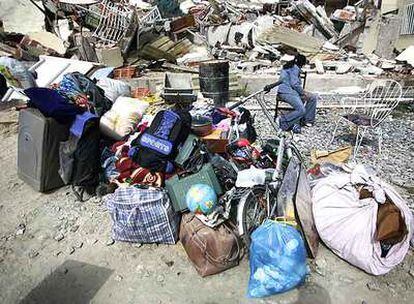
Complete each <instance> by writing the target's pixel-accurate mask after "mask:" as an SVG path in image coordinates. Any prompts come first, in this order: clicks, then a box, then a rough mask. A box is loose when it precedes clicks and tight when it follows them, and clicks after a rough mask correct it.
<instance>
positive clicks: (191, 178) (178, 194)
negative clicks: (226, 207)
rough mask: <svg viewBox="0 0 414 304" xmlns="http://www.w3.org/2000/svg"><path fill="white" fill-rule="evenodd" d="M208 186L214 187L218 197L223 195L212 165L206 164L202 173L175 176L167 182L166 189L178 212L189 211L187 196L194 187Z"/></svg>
mask: <svg viewBox="0 0 414 304" xmlns="http://www.w3.org/2000/svg"><path fill="white" fill-rule="evenodd" d="M195 184H207V185H209V186H210V187H212V188H213V189H214V190H215V191H216V194H217V196H220V195H222V194H223V190H222V189H221V186H220V183H219V181H218V179H217V176H216V174H215V173H214V169H213V166H212V165H211V164H205V165H204V166H203V167H202V168H201V170H200V171H198V172H197V173H194V174H192V175H188V176H185V177H179V176H178V175H175V176H173V177H171V178H169V179H167V180H166V181H165V188H166V189H167V191H168V195H169V197H170V200H171V202H172V205H173V208H174V210H175V211H176V212H180V211H183V210H186V209H187V204H186V202H185V196H186V194H187V192H188V190H189V189H190V188H191V186H192V185H195Z"/></svg>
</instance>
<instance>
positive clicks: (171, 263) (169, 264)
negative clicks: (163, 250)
mask: <svg viewBox="0 0 414 304" xmlns="http://www.w3.org/2000/svg"><path fill="white" fill-rule="evenodd" d="M164 263H165V265H167V266H168V267H172V266H173V265H174V261H167V262H164Z"/></svg>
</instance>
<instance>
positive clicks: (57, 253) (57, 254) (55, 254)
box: [53, 250, 63, 256]
mask: <svg viewBox="0 0 414 304" xmlns="http://www.w3.org/2000/svg"><path fill="white" fill-rule="evenodd" d="M62 253H63V252H62V251H60V250H56V251H55V252H54V253H53V255H54V256H60V255H61V254H62Z"/></svg>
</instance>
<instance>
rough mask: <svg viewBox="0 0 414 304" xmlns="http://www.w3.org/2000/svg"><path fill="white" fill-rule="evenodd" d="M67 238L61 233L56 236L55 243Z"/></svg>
mask: <svg viewBox="0 0 414 304" xmlns="http://www.w3.org/2000/svg"><path fill="white" fill-rule="evenodd" d="M64 238H65V236H64V235H63V233H61V232H59V233H57V234H56V235H55V237H54V239H55V241H58V242H60V241H61V240H63V239H64Z"/></svg>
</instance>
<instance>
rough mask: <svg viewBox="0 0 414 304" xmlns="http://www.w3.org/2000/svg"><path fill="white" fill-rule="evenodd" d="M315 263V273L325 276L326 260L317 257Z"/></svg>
mask: <svg viewBox="0 0 414 304" xmlns="http://www.w3.org/2000/svg"><path fill="white" fill-rule="evenodd" d="M315 264H316V269H315V271H316V273H318V274H319V275H320V276H322V277H325V276H326V273H327V269H326V268H327V266H328V263H327V262H326V260H325V259H319V260H317V261H316V262H315Z"/></svg>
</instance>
